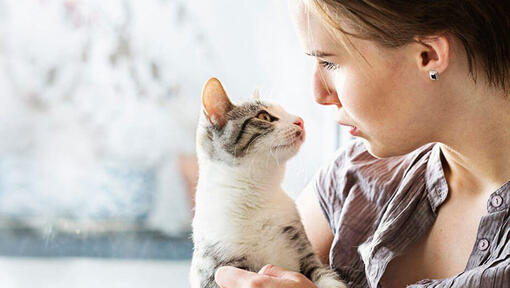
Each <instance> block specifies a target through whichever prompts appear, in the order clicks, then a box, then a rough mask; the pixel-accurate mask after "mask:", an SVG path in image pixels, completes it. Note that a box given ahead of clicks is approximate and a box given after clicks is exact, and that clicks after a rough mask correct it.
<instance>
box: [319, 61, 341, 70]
mask: <svg viewBox="0 0 510 288" xmlns="http://www.w3.org/2000/svg"><path fill="white" fill-rule="evenodd" d="M319 63H320V64H321V65H322V67H324V68H326V69H327V70H335V69H338V64H335V63H331V62H328V61H324V60H321V61H319Z"/></svg>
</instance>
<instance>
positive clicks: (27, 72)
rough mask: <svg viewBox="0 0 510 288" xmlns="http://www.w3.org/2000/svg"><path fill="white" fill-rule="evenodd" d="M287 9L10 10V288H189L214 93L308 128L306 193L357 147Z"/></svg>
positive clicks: (40, 3) (158, 0) (3, 174)
mask: <svg viewBox="0 0 510 288" xmlns="http://www.w3.org/2000/svg"><path fill="white" fill-rule="evenodd" d="M312 61H313V60H312V59H309V58H308V57H306V56H305V55H304V53H303V51H302V50H301V47H300V45H299V43H298V39H297V37H296V35H295V33H294V31H293V26H292V23H291V19H290V17H289V15H288V11H287V3H286V1H274V0H258V1H250V0H238V1H227V0H215V1H210V0H186V1H185V0H144V1H141V0H138V1H136V0H108V1H104V0H87V1H84V0H81V1H80V0H74V1H72V0H0V287H9V288H17V287H23V288H25V287H27V288H28V287H30V288H32V287H51V288H60V287H66V288H68V287H109V288H112V287H188V283H187V277H188V269H189V262H190V257H191V253H192V243H191V241H190V223H191V219H192V209H193V195H194V185H195V183H196V177H197V171H196V169H197V167H196V160H195V156H194V152H195V146H194V145H195V143H194V141H195V140H194V134H195V127H196V124H197V120H198V115H199V112H200V92H201V89H202V85H203V84H204V83H205V81H206V80H207V79H208V78H209V77H213V76H215V77H218V78H219V79H220V80H221V81H222V82H223V84H224V86H225V88H226V90H227V93H228V94H229V96H230V97H231V99H232V100H233V101H234V102H236V101H242V100H243V99H245V98H247V97H249V96H250V95H251V94H252V92H253V91H254V89H255V88H260V91H261V94H262V97H263V98H265V99H268V100H271V101H275V102H278V103H279V104H281V105H282V106H283V107H285V109H286V110H287V111H289V112H291V113H294V114H297V115H300V116H302V117H303V118H304V122H305V128H306V130H307V140H306V142H305V144H304V145H303V146H302V149H301V151H300V153H299V154H298V155H297V156H296V157H295V158H293V159H291V160H290V162H289V164H288V166H287V167H288V168H287V175H286V178H285V182H284V185H283V187H284V189H285V190H286V191H287V192H288V193H289V194H290V195H291V196H292V197H296V196H297V195H298V194H299V193H300V191H301V190H302V189H303V188H304V186H305V184H306V183H307V182H308V181H310V179H311V178H312V177H313V175H314V173H315V172H316V171H317V169H318V168H319V167H320V166H321V164H323V163H324V162H325V161H326V160H327V159H329V158H330V157H331V156H332V154H333V152H334V151H335V149H336V148H337V147H338V146H339V145H340V144H342V143H343V142H344V139H347V136H346V135H347V134H346V133H345V131H341V130H339V128H338V125H337V124H336V123H335V122H334V118H333V116H332V115H331V114H332V111H329V110H328V108H327V107H319V105H318V104H315V102H313V97H312V94H311V91H312V90H311V73H312Z"/></svg>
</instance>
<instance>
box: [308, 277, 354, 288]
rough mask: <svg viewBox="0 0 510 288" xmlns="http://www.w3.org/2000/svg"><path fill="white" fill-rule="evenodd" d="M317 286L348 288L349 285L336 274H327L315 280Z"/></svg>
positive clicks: (318, 287)
mask: <svg viewBox="0 0 510 288" xmlns="http://www.w3.org/2000/svg"><path fill="white" fill-rule="evenodd" d="M314 284H315V286H317V288H348V287H347V285H346V284H345V283H344V282H343V281H341V280H339V279H338V278H337V277H336V276H330V275H325V276H323V277H321V278H319V279H317V281H315V283H314Z"/></svg>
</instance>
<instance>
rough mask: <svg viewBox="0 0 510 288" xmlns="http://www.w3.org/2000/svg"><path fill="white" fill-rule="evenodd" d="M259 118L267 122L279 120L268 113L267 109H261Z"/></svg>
mask: <svg viewBox="0 0 510 288" xmlns="http://www.w3.org/2000/svg"><path fill="white" fill-rule="evenodd" d="M257 118H258V119H260V120H264V121H267V122H273V121H276V120H278V118H276V117H273V116H271V115H269V113H267V112H266V111H260V112H259V114H257Z"/></svg>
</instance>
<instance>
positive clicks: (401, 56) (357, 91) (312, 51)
mask: <svg viewBox="0 0 510 288" xmlns="http://www.w3.org/2000/svg"><path fill="white" fill-rule="evenodd" d="M290 8H291V13H292V15H293V18H294V22H295V24H296V28H297V31H298V35H299V38H300V40H301V43H302V45H303V47H304V50H305V53H306V54H308V55H311V56H312V57H314V58H315V60H316V61H315V64H314V67H315V68H314V73H313V86H314V96H315V101H316V102H317V103H319V104H322V105H335V106H336V107H337V108H338V110H337V113H336V118H337V119H336V120H337V122H338V123H339V124H341V125H346V126H353V127H356V130H355V131H353V133H354V134H355V136H357V137H361V138H363V139H364V140H365V144H366V146H367V149H368V150H369V151H370V153H371V154H373V155H374V156H377V157H389V156H395V155H402V154H405V153H408V152H410V151H412V150H414V149H416V148H418V147H420V146H421V145H424V144H426V143H428V142H431V139H434V132H435V131H436V128H437V126H436V125H439V123H440V119H437V118H438V117H437V115H438V114H437V112H438V111H437V109H436V108H435V107H440V103H435V102H437V101H438V100H437V99H438V97H432V99H431V98H428V97H426V96H427V95H429V94H430V93H433V91H431V90H430V89H431V88H430V87H429V85H430V84H429V83H430V80H429V79H428V75H425V73H424V72H423V71H421V70H419V69H418V63H419V61H420V60H419V57H420V54H419V53H416V51H418V49H417V47H416V46H415V45H418V44H410V45H406V46H404V47H402V48H397V49H389V48H381V47H380V46H378V45H376V44H375V43H374V42H372V41H368V40H361V39H357V38H354V37H349V39H350V40H351V42H352V44H353V46H354V47H351V48H350V49H346V48H345V47H344V45H342V44H341V43H340V42H339V41H338V40H336V39H335V38H333V36H332V35H331V34H330V33H329V32H328V30H327V29H326V28H325V26H324V25H323V24H322V22H321V21H320V19H319V18H318V16H316V15H315V13H313V12H312V11H309V10H308V9H307V8H305V4H303V3H302V0H290ZM349 51H351V52H349ZM351 131H352V130H351Z"/></svg>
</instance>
